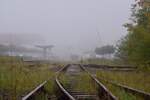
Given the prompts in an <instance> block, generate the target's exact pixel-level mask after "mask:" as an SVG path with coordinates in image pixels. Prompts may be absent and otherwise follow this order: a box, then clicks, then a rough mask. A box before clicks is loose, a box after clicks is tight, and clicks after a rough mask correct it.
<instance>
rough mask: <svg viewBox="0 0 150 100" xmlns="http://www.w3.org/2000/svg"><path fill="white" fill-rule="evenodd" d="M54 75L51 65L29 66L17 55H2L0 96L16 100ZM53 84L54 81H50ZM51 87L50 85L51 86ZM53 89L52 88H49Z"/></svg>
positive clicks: (0, 58) (0, 60) (0, 59)
mask: <svg viewBox="0 0 150 100" xmlns="http://www.w3.org/2000/svg"><path fill="white" fill-rule="evenodd" d="M52 77H54V72H51V71H50V70H49V65H47V64H40V65H38V67H37V66H36V65H35V66H32V67H31V66H29V65H28V64H26V63H24V62H22V61H21V60H20V59H19V58H15V57H0V92H1V93H0V97H1V98H2V99H3V98H4V95H5V98H8V99H9V100H16V99H18V98H20V97H21V96H22V95H24V94H26V93H28V92H30V91H31V90H32V89H34V88H35V87H36V86H37V85H39V84H40V83H42V82H43V81H45V80H48V79H50V78H52ZM49 84H50V85H52V84H53V83H52V81H49ZM49 87H50V86H49ZM49 89H50V90H51V91H52V88H51V87H50V88H49Z"/></svg>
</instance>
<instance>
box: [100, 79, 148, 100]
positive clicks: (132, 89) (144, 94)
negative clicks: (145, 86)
mask: <svg viewBox="0 0 150 100" xmlns="http://www.w3.org/2000/svg"><path fill="white" fill-rule="evenodd" d="M99 80H102V81H105V82H108V83H110V84H112V85H114V86H117V87H119V88H122V89H124V90H125V91H126V92H130V93H132V94H134V95H138V96H141V97H143V98H144V100H150V93H147V92H144V91H141V90H137V89H134V88H131V87H128V86H126V85H122V84H118V83H115V82H112V81H109V80H106V79H101V78H99Z"/></svg>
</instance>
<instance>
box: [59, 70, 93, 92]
mask: <svg viewBox="0 0 150 100" xmlns="http://www.w3.org/2000/svg"><path fill="white" fill-rule="evenodd" d="M59 79H60V81H61V83H62V84H63V86H64V87H66V88H69V87H70V84H69V83H70V81H72V83H73V87H71V89H72V90H73V91H81V92H86V93H96V86H95V85H93V84H94V83H93V81H92V79H91V77H90V76H89V75H88V74H87V73H85V72H82V73H80V74H79V75H77V76H74V77H73V78H70V77H69V76H68V75H66V74H65V73H63V74H61V77H60V78H59ZM94 86H95V87H94Z"/></svg>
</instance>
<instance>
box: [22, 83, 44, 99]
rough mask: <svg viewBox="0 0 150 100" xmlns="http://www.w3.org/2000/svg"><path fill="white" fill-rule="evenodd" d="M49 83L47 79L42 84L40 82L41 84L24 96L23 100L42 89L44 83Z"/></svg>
mask: <svg viewBox="0 0 150 100" xmlns="http://www.w3.org/2000/svg"><path fill="white" fill-rule="evenodd" d="M46 83H47V81H44V82H43V83H42V84H40V85H39V86H37V87H36V88H35V89H34V90H32V91H31V92H29V93H28V94H27V95H26V96H24V97H22V100H30V99H31V98H32V97H33V96H34V94H35V93H36V92H38V91H40V90H42V89H43V88H44V85H45V84H46Z"/></svg>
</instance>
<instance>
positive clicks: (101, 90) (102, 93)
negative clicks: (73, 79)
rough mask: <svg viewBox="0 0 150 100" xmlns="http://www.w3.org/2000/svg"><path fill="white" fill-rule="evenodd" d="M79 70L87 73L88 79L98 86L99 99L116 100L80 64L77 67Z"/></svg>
mask: <svg viewBox="0 0 150 100" xmlns="http://www.w3.org/2000/svg"><path fill="white" fill-rule="evenodd" d="M79 66H80V67H81V69H83V70H84V71H85V72H87V73H88V74H89V75H90V77H91V78H92V79H93V80H94V81H95V82H96V84H97V85H98V86H99V87H98V91H99V97H100V98H102V99H104V100H117V98H116V97H115V96H114V95H113V94H112V93H111V92H110V91H109V90H108V89H107V88H106V87H105V86H104V85H103V84H102V83H101V82H100V81H99V80H98V79H97V78H96V77H95V76H94V75H92V74H91V73H90V72H89V71H87V70H86V69H85V68H84V67H83V66H82V65H81V64H80V65H79Z"/></svg>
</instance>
